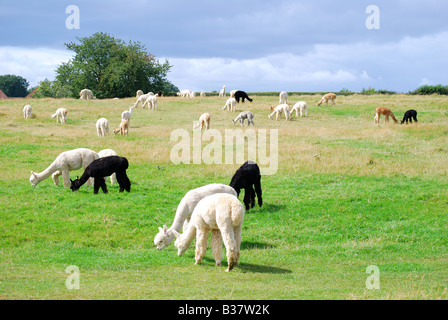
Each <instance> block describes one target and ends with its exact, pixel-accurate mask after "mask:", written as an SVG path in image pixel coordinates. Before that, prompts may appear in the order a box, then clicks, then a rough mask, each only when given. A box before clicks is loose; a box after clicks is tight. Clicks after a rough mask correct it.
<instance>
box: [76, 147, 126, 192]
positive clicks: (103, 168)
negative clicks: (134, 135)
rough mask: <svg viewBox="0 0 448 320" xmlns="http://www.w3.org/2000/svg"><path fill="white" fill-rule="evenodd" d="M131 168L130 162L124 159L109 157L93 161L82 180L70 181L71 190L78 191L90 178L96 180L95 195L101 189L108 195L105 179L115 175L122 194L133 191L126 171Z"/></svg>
mask: <svg viewBox="0 0 448 320" xmlns="http://www.w3.org/2000/svg"><path fill="white" fill-rule="evenodd" d="M128 167H129V163H128V160H127V159H126V158H124V157H119V156H109V157H104V158H99V159H97V160H93V161H92V162H91V163H90V164H89V165H88V166H87V168H86V169H85V170H84V173H83V174H82V176H81V178H79V179H78V178H77V179H76V180H75V181H73V180H71V179H70V189H72V191H76V190H78V189H79V188H80V187H81V186H82V185H83V184H84V183H86V182H87V180H89V178H94V179H95V182H94V185H93V193H94V194H97V193H98V190H99V189H100V187H101V190H103V192H104V193H107V187H106V182H105V181H104V177H107V176H110V175H112V174H113V173H115V175H116V176H117V181H118V184H119V185H120V192H123V190H126V191H127V192H130V191H131V181H129V178H128V176H127V174H126V169H127V168H128Z"/></svg>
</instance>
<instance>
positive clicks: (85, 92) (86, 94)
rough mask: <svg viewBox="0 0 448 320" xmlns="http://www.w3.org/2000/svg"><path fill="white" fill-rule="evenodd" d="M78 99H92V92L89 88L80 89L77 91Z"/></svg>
mask: <svg viewBox="0 0 448 320" xmlns="http://www.w3.org/2000/svg"><path fill="white" fill-rule="evenodd" d="M79 99H81V100H91V99H93V93H92V91H91V90H89V89H82V90H81V91H80V92H79Z"/></svg>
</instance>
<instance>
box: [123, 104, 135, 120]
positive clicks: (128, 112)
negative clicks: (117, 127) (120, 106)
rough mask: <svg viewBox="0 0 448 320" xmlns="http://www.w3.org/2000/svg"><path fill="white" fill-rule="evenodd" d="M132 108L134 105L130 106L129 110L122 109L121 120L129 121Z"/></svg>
mask: <svg viewBox="0 0 448 320" xmlns="http://www.w3.org/2000/svg"><path fill="white" fill-rule="evenodd" d="M132 109H134V106H130V107H129V111H128V110H125V111H123V112H122V113H121V120H128V122H131V116H132Z"/></svg>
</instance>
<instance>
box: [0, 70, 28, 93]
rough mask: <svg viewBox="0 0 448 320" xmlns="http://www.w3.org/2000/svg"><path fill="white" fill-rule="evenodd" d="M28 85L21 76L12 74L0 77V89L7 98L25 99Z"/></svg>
mask: <svg viewBox="0 0 448 320" xmlns="http://www.w3.org/2000/svg"><path fill="white" fill-rule="evenodd" d="M29 85H30V84H29V83H28V81H26V79H25V78H22V77H21V76H16V75H13V74H6V75H3V76H0V89H1V90H2V91H3V92H4V93H5V94H6V95H7V96H8V97H20V98H21V97H26V95H27V94H28V87H29Z"/></svg>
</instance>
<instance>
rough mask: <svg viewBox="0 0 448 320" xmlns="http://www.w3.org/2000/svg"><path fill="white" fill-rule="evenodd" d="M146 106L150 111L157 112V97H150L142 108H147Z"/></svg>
mask: <svg viewBox="0 0 448 320" xmlns="http://www.w3.org/2000/svg"><path fill="white" fill-rule="evenodd" d="M145 105H148V110H157V106H158V105H157V97H156V96H149V97H148V98H147V99H146V101H145V103H144V104H142V108H144V107H145Z"/></svg>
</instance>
